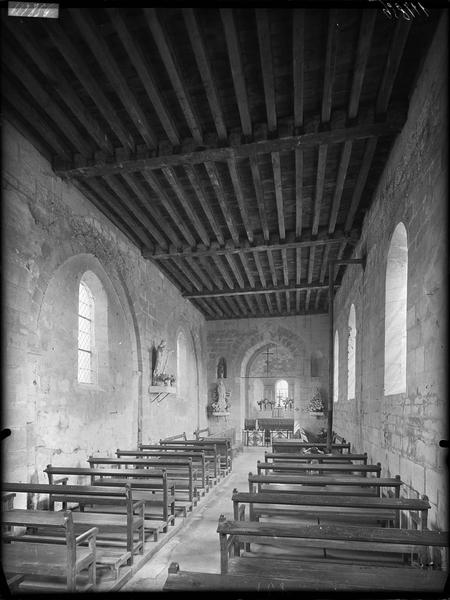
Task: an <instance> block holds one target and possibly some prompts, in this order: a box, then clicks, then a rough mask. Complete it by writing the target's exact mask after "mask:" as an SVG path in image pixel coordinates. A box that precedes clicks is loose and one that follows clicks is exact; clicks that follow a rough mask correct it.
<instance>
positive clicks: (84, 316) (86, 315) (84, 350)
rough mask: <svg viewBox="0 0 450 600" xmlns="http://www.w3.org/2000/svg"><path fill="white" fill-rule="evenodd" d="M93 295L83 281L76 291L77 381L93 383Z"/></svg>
mask: <svg viewBox="0 0 450 600" xmlns="http://www.w3.org/2000/svg"><path fill="white" fill-rule="evenodd" d="M94 309H95V306H94V296H93V295H92V292H91V290H90V289H89V287H88V286H87V285H86V283H84V282H83V281H80V286H79V293H78V381H79V382H80V383H95V379H96V378H95V371H94V331H95V323H94V316H95V310H94Z"/></svg>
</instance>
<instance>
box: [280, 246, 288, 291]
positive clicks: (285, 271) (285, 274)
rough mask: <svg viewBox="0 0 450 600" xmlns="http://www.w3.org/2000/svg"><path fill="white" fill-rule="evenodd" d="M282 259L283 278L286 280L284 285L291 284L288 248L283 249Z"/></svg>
mask: <svg viewBox="0 0 450 600" xmlns="http://www.w3.org/2000/svg"><path fill="white" fill-rule="evenodd" d="M281 260H282V261H283V280H284V285H289V268H288V261H287V250H286V248H283V249H282V250H281Z"/></svg>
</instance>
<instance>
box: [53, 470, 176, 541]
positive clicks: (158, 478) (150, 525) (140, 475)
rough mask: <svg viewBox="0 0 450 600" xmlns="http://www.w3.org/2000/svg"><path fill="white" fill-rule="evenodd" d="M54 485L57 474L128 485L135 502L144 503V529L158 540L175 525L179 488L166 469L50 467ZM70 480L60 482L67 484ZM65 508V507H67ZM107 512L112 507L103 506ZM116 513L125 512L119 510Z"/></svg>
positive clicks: (94, 481)
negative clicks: (160, 535)
mask: <svg viewBox="0 0 450 600" xmlns="http://www.w3.org/2000/svg"><path fill="white" fill-rule="evenodd" d="M44 473H46V474H47V477H48V481H49V483H50V484H54V483H55V479H54V477H55V475H67V476H70V477H77V478H80V477H83V478H88V479H89V480H90V485H100V486H115V487H122V486H123V485H124V484H125V483H128V484H129V486H130V487H131V489H132V490H133V499H134V500H139V501H144V502H145V508H144V519H145V520H144V530H145V531H146V532H147V533H150V534H152V535H153V539H154V541H157V540H158V534H159V533H160V532H164V533H166V532H167V526H168V524H169V523H170V524H171V525H174V524H175V485H174V484H172V485H169V483H168V481H167V473H166V472H165V470H159V471H158V470H149V469H134V470H131V469H121V470H120V471H119V470H118V469H90V468H89V467H56V466H54V465H47V468H46V469H44ZM67 480H68V477H65V478H64V479H62V480H61V479H60V480H56V481H59V482H61V483H63V484H66V483H67ZM63 507H64V504H63ZM102 510H103V511H104V512H108V510H109V509H108V508H105V507H102ZM115 510H116V512H123V509H121V508H120V506H119V507H115Z"/></svg>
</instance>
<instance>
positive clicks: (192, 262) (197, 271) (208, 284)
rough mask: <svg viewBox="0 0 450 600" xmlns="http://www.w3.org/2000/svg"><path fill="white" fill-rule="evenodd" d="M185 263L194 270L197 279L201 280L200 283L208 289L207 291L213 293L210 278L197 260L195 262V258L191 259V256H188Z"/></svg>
mask: <svg viewBox="0 0 450 600" xmlns="http://www.w3.org/2000/svg"><path fill="white" fill-rule="evenodd" d="M184 261H185V263H186V264H187V265H188V266H189V267H190V268H191V269H192V271H193V272H194V273H195V274H196V275H197V277H198V278H199V279H200V281H201V282H202V284H203V285H204V286H205V287H206V289H208V290H210V291H211V290H212V289H213V284H212V283H211V280H210V279H209V277H208V276H207V275H206V274H205V273H204V272H203V270H202V269H201V267H200V265H199V264H198V263H197V260H195V259H194V258H191V257H189V256H186V257H185V259H184Z"/></svg>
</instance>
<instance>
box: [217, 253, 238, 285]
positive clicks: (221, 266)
mask: <svg viewBox="0 0 450 600" xmlns="http://www.w3.org/2000/svg"><path fill="white" fill-rule="evenodd" d="M212 259H213V261H214V263H215V264H216V267H217V268H218V269H219V272H220V274H221V275H222V277H223V279H224V281H225V283H226V284H227V286H228V287H229V288H230V290H233V289H234V283H233V280H232V279H231V277H230V275H229V273H228V271H227V270H226V268H225V265H224V264H223V262H222V259H221V258H220V256H215V255H213V256H212Z"/></svg>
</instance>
